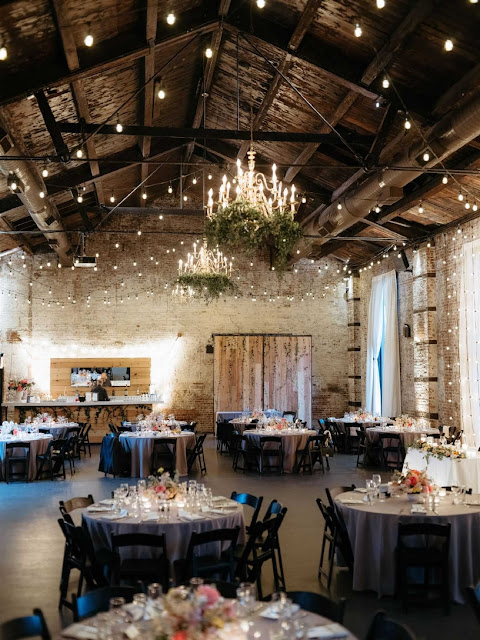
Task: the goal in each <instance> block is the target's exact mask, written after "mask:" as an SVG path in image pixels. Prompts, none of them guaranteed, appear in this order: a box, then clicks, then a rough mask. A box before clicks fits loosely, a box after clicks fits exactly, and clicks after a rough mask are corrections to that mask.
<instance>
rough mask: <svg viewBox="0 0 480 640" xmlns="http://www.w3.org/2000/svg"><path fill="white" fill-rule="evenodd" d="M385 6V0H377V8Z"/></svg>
mask: <svg viewBox="0 0 480 640" xmlns="http://www.w3.org/2000/svg"><path fill="white" fill-rule="evenodd" d="M384 7H385V0H377V9H383V8H384Z"/></svg>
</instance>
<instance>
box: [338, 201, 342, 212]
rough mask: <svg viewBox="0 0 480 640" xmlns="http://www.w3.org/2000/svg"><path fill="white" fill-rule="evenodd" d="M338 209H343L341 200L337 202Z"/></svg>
mask: <svg viewBox="0 0 480 640" xmlns="http://www.w3.org/2000/svg"><path fill="white" fill-rule="evenodd" d="M337 209H338V210H339V211H341V210H342V203H341V202H339V203H338V204H337Z"/></svg>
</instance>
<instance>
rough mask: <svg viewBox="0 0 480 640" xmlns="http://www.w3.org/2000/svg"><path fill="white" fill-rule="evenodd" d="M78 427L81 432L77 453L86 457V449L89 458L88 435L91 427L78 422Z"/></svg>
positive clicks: (90, 454)
mask: <svg viewBox="0 0 480 640" xmlns="http://www.w3.org/2000/svg"><path fill="white" fill-rule="evenodd" d="M78 426H79V427H81V431H80V436H79V438H78V443H77V450H78V452H79V453H84V454H85V455H87V448H88V455H89V456H90V458H91V457H92V450H91V447H90V437H89V433H90V429H91V428H92V425H91V424H87V423H86V422H79V423H78Z"/></svg>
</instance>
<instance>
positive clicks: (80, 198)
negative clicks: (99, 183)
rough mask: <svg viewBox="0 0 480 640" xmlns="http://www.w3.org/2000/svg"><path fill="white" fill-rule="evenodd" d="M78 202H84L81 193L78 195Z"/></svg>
mask: <svg viewBox="0 0 480 640" xmlns="http://www.w3.org/2000/svg"><path fill="white" fill-rule="evenodd" d="M77 202H79V203H80V204H81V203H82V202H83V196H82V194H81V193H79V194H78V196H77Z"/></svg>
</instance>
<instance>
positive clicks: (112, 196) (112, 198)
mask: <svg viewBox="0 0 480 640" xmlns="http://www.w3.org/2000/svg"><path fill="white" fill-rule="evenodd" d="M110 202H111V203H112V204H113V203H114V202H115V196H114V194H113V191H112V195H111V196H110Z"/></svg>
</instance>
